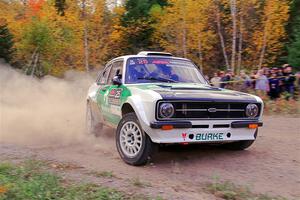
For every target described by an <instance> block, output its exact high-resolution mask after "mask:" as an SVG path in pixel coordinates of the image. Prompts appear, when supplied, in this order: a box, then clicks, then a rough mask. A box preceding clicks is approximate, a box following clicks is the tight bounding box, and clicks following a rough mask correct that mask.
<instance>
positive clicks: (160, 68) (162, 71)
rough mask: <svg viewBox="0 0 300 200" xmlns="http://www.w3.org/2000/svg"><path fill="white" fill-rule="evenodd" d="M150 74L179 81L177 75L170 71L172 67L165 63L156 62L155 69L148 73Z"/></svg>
mask: <svg viewBox="0 0 300 200" xmlns="http://www.w3.org/2000/svg"><path fill="white" fill-rule="evenodd" d="M150 76H152V77H161V78H166V79H171V80H174V81H179V77H178V75H176V74H174V73H172V68H171V67H169V66H167V65H165V64H156V69H155V71H154V72H152V73H151V74H150Z"/></svg>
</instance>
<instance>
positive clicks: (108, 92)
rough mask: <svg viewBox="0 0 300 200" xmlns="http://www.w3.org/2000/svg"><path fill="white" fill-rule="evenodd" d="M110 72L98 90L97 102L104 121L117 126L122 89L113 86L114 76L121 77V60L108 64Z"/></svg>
mask: <svg viewBox="0 0 300 200" xmlns="http://www.w3.org/2000/svg"><path fill="white" fill-rule="evenodd" d="M110 65H111V66H110V70H109V74H108V77H107V79H106V80H105V84H102V85H101V87H100V88H99V92H98V98H97V101H98V102H99V103H98V105H101V111H102V114H103V117H104V119H105V120H106V121H108V122H110V123H112V124H117V123H118V122H119V120H120V115H119V113H120V109H121V108H120V106H121V101H120V95H121V92H122V88H120V87H119V86H118V85H114V84H113V81H112V80H113V78H114V77H115V76H116V75H119V76H122V74H121V73H122V69H123V60H117V61H114V62H112V63H111V64H110Z"/></svg>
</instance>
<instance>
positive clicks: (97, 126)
mask: <svg viewBox="0 0 300 200" xmlns="http://www.w3.org/2000/svg"><path fill="white" fill-rule="evenodd" d="M102 128H103V123H102V122H97V121H96V119H95V116H94V114H93V110H92V107H91V104H90V103H89V102H88V103H87V105H86V130H87V133H88V134H91V135H94V136H96V137H98V136H100V133H101V130H102Z"/></svg>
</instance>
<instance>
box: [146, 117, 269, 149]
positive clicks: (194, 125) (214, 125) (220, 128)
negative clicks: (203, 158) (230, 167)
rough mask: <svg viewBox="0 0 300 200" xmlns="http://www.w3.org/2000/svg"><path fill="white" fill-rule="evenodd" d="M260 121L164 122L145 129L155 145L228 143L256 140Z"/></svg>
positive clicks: (152, 123)
mask: <svg viewBox="0 0 300 200" xmlns="http://www.w3.org/2000/svg"><path fill="white" fill-rule="evenodd" d="M262 125H263V123H262V122H261V121H258V120H247V121H246V120H245V121H238V120H220V121H210V120H207V121H201V122H199V121H164V122H158V121H155V122H151V123H150V127H147V128H144V130H145V131H146V133H147V134H148V135H149V136H150V138H151V140H152V141H153V142H155V143H226V142H231V141H240V140H255V138H256V134H257V128H258V127H260V126H262Z"/></svg>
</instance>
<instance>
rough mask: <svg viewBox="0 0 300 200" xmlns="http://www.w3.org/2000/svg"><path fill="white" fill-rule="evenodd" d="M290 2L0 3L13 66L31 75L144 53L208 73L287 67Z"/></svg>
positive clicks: (45, 0)
mask: <svg viewBox="0 0 300 200" xmlns="http://www.w3.org/2000/svg"><path fill="white" fill-rule="evenodd" d="M290 3H291V2H290V0H264V1H261V0H247V1H244V0H201V1H197V0H168V1H167V0H151V1H134V0H129V1H127V3H126V4H124V6H117V7H114V8H112V7H110V9H108V6H107V3H106V1H105V0H79V1H73V0H27V1H21V0H14V1H1V2H0V13H1V17H0V18H4V19H5V20H6V21H7V27H8V29H9V31H10V33H11V34H12V35H13V42H14V45H13V48H14V49H15V51H14V53H13V56H11V57H12V61H11V62H12V63H13V64H14V66H16V67H19V68H22V69H23V70H24V72H26V73H27V74H29V75H36V76H39V77H42V76H44V75H46V74H52V75H55V76H62V75H63V73H64V72H65V71H66V70H69V69H76V70H89V69H93V68H101V67H102V66H103V65H104V64H105V62H106V61H107V60H108V59H110V58H112V57H115V56H120V55H123V54H129V53H137V52H138V51H140V50H164V51H169V52H171V53H173V54H175V55H177V56H182V57H187V58H190V59H192V60H193V61H195V62H196V63H197V65H198V66H199V68H201V69H203V70H204V71H205V72H212V71H214V70H216V69H220V68H222V69H226V68H228V69H232V70H234V71H236V72H238V71H240V70H241V69H253V68H261V67H264V66H273V65H275V64H280V62H284V61H285V60H284V58H282V57H283V56H284V55H286V54H287V50H286V44H287V42H288V37H289V35H288V32H287V30H286V25H287V23H288V21H289V15H290V5H291V4H290ZM293 51H295V50H293ZM291 52H292V51H291ZM289 59H291V58H290V57H289Z"/></svg>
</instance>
